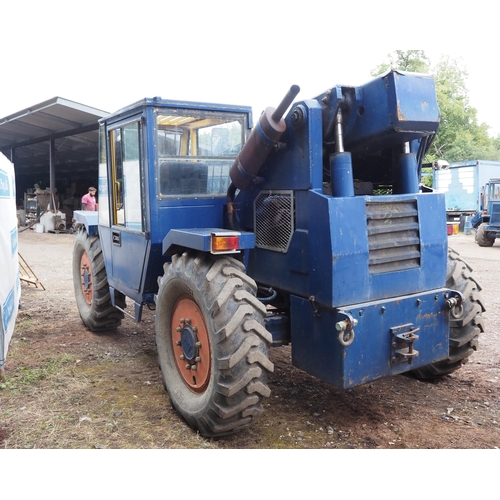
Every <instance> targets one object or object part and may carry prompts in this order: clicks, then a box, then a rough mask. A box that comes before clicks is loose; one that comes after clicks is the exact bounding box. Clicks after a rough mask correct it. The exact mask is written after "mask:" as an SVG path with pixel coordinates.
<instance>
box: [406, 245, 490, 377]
mask: <svg viewBox="0 0 500 500" xmlns="http://www.w3.org/2000/svg"><path fill="white" fill-rule="evenodd" d="M471 273H472V268H471V267H470V266H469V265H468V264H466V263H465V262H464V261H463V260H462V258H461V257H460V255H459V254H458V253H457V252H455V251H454V250H452V249H450V250H449V251H448V266H447V279H446V286H447V287H448V288H450V289H452V290H457V291H459V292H461V293H462V294H463V296H464V303H463V314H462V315H461V316H460V317H459V318H454V317H453V315H450V345H449V353H448V358H447V359H445V360H442V361H438V362H436V363H432V364H430V365H427V366H424V367H422V368H418V369H416V370H413V374H414V375H415V376H416V377H417V378H420V379H433V378H437V377H441V376H443V375H448V374H450V373H452V372H454V371H455V370H457V369H458V368H460V367H461V366H462V365H463V364H465V363H467V361H468V360H469V356H470V355H471V354H472V353H473V352H474V351H476V350H477V348H478V337H479V334H480V333H481V332H484V321H483V317H482V313H483V312H484V310H485V309H484V307H483V304H482V302H481V293H480V292H481V287H480V286H479V284H478V283H477V281H476V280H475V279H474V278H473V277H472V274H471Z"/></svg>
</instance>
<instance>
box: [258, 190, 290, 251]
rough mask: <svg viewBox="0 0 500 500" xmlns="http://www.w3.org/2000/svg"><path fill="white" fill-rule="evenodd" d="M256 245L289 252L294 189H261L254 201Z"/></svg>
mask: <svg viewBox="0 0 500 500" xmlns="http://www.w3.org/2000/svg"><path fill="white" fill-rule="evenodd" d="M254 227H255V246H256V247H258V248H266V249H267V250H274V251H275V252H283V253H285V252H287V250H288V246H289V245H290V241H291V239H292V235H293V232H294V230H295V227H294V206H293V191H261V192H260V193H259V194H258V195H257V197H256V198H255V201H254Z"/></svg>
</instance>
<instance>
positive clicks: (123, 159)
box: [108, 117, 150, 303]
mask: <svg viewBox="0 0 500 500" xmlns="http://www.w3.org/2000/svg"><path fill="white" fill-rule="evenodd" d="M108 134H109V137H108V141H109V146H110V150H109V152H110V167H111V172H110V174H111V175H110V195H111V214H110V216H111V232H110V235H111V262H112V265H111V273H112V279H111V280H110V281H112V282H114V283H116V284H119V286H118V287H117V288H118V289H119V290H120V291H122V292H124V293H125V294H126V295H128V296H129V297H131V298H133V299H134V300H136V302H139V303H140V302H141V297H140V293H139V292H140V291H141V284H142V275H143V270H144V262H145V257H146V253H147V251H148V248H149V243H150V242H149V238H147V234H148V233H147V230H146V220H145V167H144V159H143V154H142V144H143V140H142V137H143V125H142V120H141V118H140V117H138V118H136V119H134V120H128V121H127V122H125V123H120V124H119V125H117V126H114V127H113V128H111V129H109V130H108Z"/></svg>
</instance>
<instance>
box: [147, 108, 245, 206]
mask: <svg viewBox="0 0 500 500" xmlns="http://www.w3.org/2000/svg"><path fill="white" fill-rule="evenodd" d="M244 131H245V115H244V114H239V113H224V112H213V111H204V110H178V109H168V110H166V109H161V110H158V113H157V148H156V150H157V156H158V157H157V160H158V161H157V165H158V175H157V179H158V185H157V187H158V196H159V197H160V198H162V197H171V196H177V197H179V196H223V195H225V193H226V191H227V188H228V187H229V169H230V167H231V165H232V164H233V162H234V160H235V158H236V155H237V154H238V152H239V151H240V149H241V147H242V145H243V141H244Z"/></svg>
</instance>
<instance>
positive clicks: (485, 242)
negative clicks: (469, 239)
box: [476, 224, 495, 247]
mask: <svg viewBox="0 0 500 500" xmlns="http://www.w3.org/2000/svg"><path fill="white" fill-rule="evenodd" d="M485 228H486V224H481V225H480V226H479V227H478V228H477V231H476V243H477V244H478V245H479V246H480V247H491V246H493V243H495V238H491V236H489V235H488V233H487V232H486V231H485Z"/></svg>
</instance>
